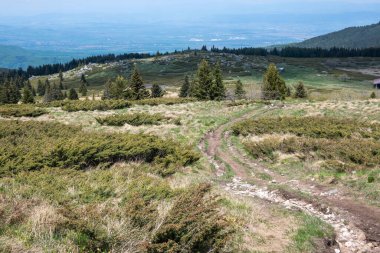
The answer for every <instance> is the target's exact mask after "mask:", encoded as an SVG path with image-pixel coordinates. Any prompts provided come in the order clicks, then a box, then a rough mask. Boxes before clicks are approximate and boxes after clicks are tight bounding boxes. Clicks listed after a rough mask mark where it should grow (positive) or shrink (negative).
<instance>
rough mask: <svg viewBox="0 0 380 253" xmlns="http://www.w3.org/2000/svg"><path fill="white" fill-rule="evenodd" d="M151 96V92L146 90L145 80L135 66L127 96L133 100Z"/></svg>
mask: <svg viewBox="0 0 380 253" xmlns="http://www.w3.org/2000/svg"><path fill="white" fill-rule="evenodd" d="M148 97H149V92H148V91H147V90H146V88H145V86H144V81H143V79H142V77H141V75H140V73H139V71H138V70H137V68H136V67H135V68H134V69H133V72H132V75H131V80H130V86H129V89H128V90H127V93H126V98H128V99H133V100H141V99H144V98H148Z"/></svg>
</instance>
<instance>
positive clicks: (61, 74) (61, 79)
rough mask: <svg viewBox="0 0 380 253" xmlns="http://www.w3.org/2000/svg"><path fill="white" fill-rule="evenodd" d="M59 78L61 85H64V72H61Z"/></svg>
mask: <svg viewBox="0 0 380 253" xmlns="http://www.w3.org/2000/svg"><path fill="white" fill-rule="evenodd" d="M58 77H59V81H60V83H62V82H63V73H62V70H59V75H58Z"/></svg>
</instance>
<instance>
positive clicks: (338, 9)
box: [0, 0, 380, 18]
mask: <svg viewBox="0 0 380 253" xmlns="http://www.w3.org/2000/svg"><path fill="white" fill-rule="evenodd" d="M1 3H2V4H1V5H2V8H1V9H0V14H1V15H2V16H33V15H40V14H47V13H59V14H73V13H76V14H78V13H85V14H88V13H92V14H94V13H98V14H125V15H128V14H129V15H133V14H136V13H145V14H149V15H152V16H153V17H156V18H157V17H160V18H171V17H173V16H174V17H177V18H180V17H181V16H182V17H189V16H200V15H220V14H231V13H241V14H249V13H252V14H253V13H258V14H265V13H269V14H275V13H278V14H280V13H294V14H297V13H300V12H302V13H342V12H365V11H373V10H380V0H318V1H317V0H303V1H300V0H234V1H225V0H206V1H205V0H138V1H135V0H134V1H129V0H1ZM168 14H170V15H168ZM379 18H380V17H379Z"/></svg>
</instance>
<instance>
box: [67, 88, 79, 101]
mask: <svg viewBox="0 0 380 253" xmlns="http://www.w3.org/2000/svg"><path fill="white" fill-rule="evenodd" d="M68 99H69V100H78V99H79V96H78V93H77V91H76V90H75V89H74V88H71V89H70V90H69V94H68Z"/></svg>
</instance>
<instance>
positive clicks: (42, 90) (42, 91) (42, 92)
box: [37, 80, 45, 96]
mask: <svg viewBox="0 0 380 253" xmlns="http://www.w3.org/2000/svg"><path fill="white" fill-rule="evenodd" d="M37 93H38V95H39V96H43V95H45V86H44V85H43V84H42V82H41V80H38V83H37Z"/></svg>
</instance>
